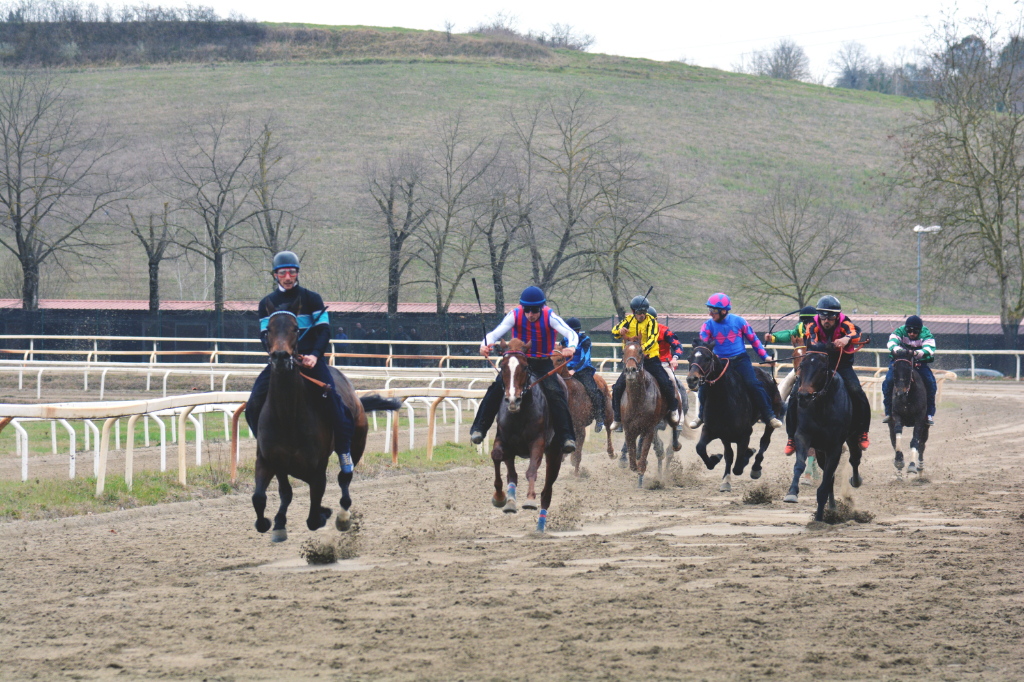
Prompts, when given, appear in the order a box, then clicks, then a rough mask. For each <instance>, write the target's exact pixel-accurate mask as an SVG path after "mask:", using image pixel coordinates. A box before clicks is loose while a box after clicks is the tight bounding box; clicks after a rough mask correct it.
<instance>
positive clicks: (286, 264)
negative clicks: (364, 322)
mask: <svg viewBox="0 0 1024 682" xmlns="http://www.w3.org/2000/svg"><path fill="white" fill-rule="evenodd" d="M272 273H273V274H272V276H273V278H274V281H275V282H277V287H276V288H275V289H274V291H272V292H271V293H270V294H269V295H267V296H265V297H264V298H263V300H262V301H260V305H259V316H260V339H261V340H262V341H263V348H264V349H266V350H267V352H269V351H270V349H269V347H268V346H267V323H268V322H269V321H270V316H271V314H272V313H271V312H270V304H273V306H274V308H275V309H276V310H278V311H283V310H286V309H287V308H288V306H290V305H292V304H294V303H295V301H296V300H298V301H300V303H299V313H298V315H297V316H296V317H298V322H299V335H300V338H299V342H298V347H297V348H296V353H297V354H298V359H299V362H300V363H301V364H302V373H303V374H305V375H306V376H308V377H310V378H312V379H316V380H317V381H322V382H323V383H325V384H327V385H328V386H330V387H331V389H332V390H331V391H329V392H328V394H327V396H326V401H327V409H328V410H329V411H330V414H331V417H332V422H333V424H334V450H335V451H336V452H337V453H338V455H340V456H341V457H342V460H343V461H344V458H345V457H344V456H345V455H346V454H347V453H348V452H349V442H350V441H351V439H352V432H353V430H354V425H353V423H352V415H351V414H350V413H349V410H348V408H347V407H345V404H344V403H343V402H342V401H341V396H340V395H339V394H338V392H337V391H335V390H333V389H334V379H333V378H332V377H331V372H330V369H328V367H327V362H326V360H324V351H326V350H327V344H328V342H329V341H330V340H331V325H330V322H329V320H328V317H327V308H326V306H324V301H323V299H322V298H320V294H318V293H316V292H315V291H310V290H309V289H306V288H305V287H301V286H299V258H298V256H296V255H295V254H294V253H292V252H291V251H282V252H280V253H278V254H277V255H275V256H274V264H273V271H272ZM269 390H270V365H269V364H268V365H267V366H266V367H264V368H263V371H262V372H260V375H259V376H258V377H256V383H254V384H253V387H252V393H251V394H250V395H249V401H248V402H247V403H246V405H245V420H246V421H247V422H248V423H249V429H250V430H251V431H252V433H253V435H256V429H257V428H258V426H259V421H260V410H262V409H263V403H264V402H265V401H266V399H267V392H268V391H269Z"/></svg>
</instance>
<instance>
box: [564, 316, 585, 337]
mask: <svg viewBox="0 0 1024 682" xmlns="http://www.w3.org/2000/svg"><path fill="white" fill-rule="evenodd" d="M565 323H566V324H567V325H569V329H571V330H573V331H574V332H576V333H577V334H578V333H580V332H581V331H583V325H582V324H580V321H579V320H577V319H576V318H575V317H570V318H569V319H568V320H566V321H565Z"/></svg>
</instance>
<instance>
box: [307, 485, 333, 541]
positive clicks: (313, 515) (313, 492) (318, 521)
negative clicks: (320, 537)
mask: <svg viewBox="0 0 1024 682" xmlns="http://www.w3.org/2000/svg"><path fill="white" fill-rule="evenodd" d="M325 490H327V472H324V473H322V474H319V475H318V476H316V477H315V480H313V481H311V482H310V484H309V516H307V517H306V527H307V528H309V529H310V530H319V529H320V528H323V527H324V526H326V525H327V519H329V518H331V510H330V509H329V508H327V507H321V506H320V502H322V501H323V499H324V491H325Z"/></svg>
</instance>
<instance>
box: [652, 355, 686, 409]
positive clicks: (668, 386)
mask: <svg viewBox="0 0 1024 682" xmlns="http://www.w3.org/2000/svg"><path fill="white" fill-rule="evenodd" d="M644 369H645V370H647V372H648V373H649V374H650V375H651V376H652V377H654V380H655V381H657V382H658V388H659V389H660V390H661V396H662V397H663V398H664V399H665V401H666V402H667V403H668V411H669V412H675V411H676V410H678V409H679V401H678V400H676V385H675V382H674V381H673V380H672V378H671V377H670V376H669V375H668V372H666V371H665V368H664V367H662V365H661V358H644Z"/></svg>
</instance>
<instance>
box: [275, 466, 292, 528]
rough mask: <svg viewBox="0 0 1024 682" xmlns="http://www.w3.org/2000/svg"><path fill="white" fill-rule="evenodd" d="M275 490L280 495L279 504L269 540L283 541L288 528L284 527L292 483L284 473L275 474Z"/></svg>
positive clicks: (290, 500) (286, 520)
mask: <svg viewBox="0 0 1024 682" xmlns="http://www.w3.org/2000/svg"><path fill="white" fill-rule="evenodd" d="M277 492H278V494H279V495H280V496H281V506H280V507H278V509H277V514H276V515H275V516H274V530H273V531H271V533H270V541H271V542H284V541H285V540H287V539H288V530H287V529H286V528H285V525H287V523H288V505H290V504H291V503H292V484H291V483H289V482H288V476H287V475H286V474H278V475H277Z"/></svg>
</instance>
